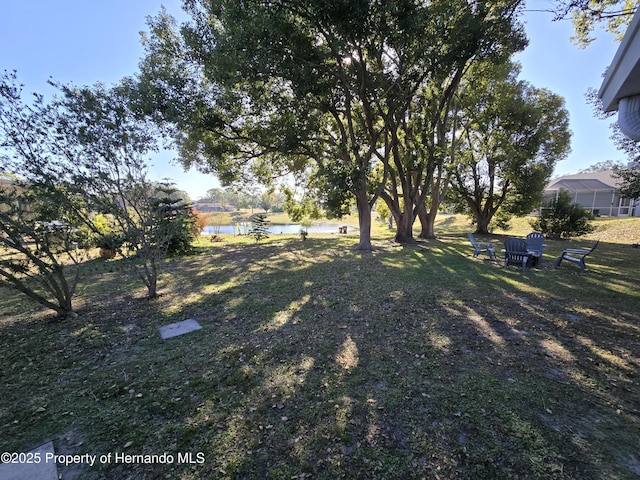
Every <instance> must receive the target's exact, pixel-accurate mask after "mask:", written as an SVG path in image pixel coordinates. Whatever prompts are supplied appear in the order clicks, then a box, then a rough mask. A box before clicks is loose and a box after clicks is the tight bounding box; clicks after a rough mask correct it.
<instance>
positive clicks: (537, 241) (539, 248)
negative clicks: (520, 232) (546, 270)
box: [527, 232, 545, 266]
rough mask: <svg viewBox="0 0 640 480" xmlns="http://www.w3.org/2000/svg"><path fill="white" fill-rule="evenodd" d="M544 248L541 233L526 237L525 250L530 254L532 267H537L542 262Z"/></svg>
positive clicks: (533, 233) (532, 233)
mask: <svg viewBox="0 0 640 480" xmlns="http://www.w3.org/2000/svg"><path fill="white" fill-rule="evenodd" d="M544 247H545V244H544V235H543V234H542V233H540V232H531V233H530V234H529V235H527V250H528V251H529V253H531V264H532V265H534V266H535V265H538V264H539V263H540V262H541V261H542V252H543V251H544Z"/></svg>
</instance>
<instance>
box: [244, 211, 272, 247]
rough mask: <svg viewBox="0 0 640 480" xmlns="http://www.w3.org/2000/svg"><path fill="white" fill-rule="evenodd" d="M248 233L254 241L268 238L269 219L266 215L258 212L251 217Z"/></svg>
mask: <svg viewBox="0 0 640 480" xmlns="http://www.w3.org/2000/svg"><path fill="white" fill-rule="evenodd" d="M249 235H250V236H252V237H253V238H254V239H255V241H256V242H259V241H260V240H263V239H265V238H269V221H268V220H267V217H266V215H264V214H262V213H258V214H256V215H255V216H254V217H253V219H252V220H251V230H249Z"/></svg>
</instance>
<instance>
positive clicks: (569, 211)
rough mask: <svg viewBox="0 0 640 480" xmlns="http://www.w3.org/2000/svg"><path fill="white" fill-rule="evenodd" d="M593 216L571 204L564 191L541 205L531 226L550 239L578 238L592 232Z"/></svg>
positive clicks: (567, 194)
mask: <svg viewBox="0 0 640 480" xmlns="http://www.w3.org/2000/svg"><path fill="white" fill-rule="evenodd" d="M591 220H593V215H591V212H589V211H588V210H585V209H584V208H583V207H582V206H581V205H578V204H577V203H573V202H572V201H571V196H570V195H569V192H567V191H566V190H560V192H558V195H557V196H556V198H554V199H553V200H551V201H550V202H548V203H547V204H545V205H543V208H542V209H541V210H540V216H539V217H538V220H536V221H535V222H532V223H531V226H532V227H533V228H534V229H536V230H538V231H540V232H542V233H544V234H545V235H546V236H547V237H552V238H569V237H579V236H581V235H585V234H587V233H590V232H593V230H594V227H593V225H591V223H590V222H591Z"/></svg>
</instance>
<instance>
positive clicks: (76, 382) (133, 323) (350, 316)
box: [0, 217, 640, 480]
mask: <svg viewBox="0 0 640 480" xmlns="http://www.w3.org/2000/svg"><path fill="white" fill-rule="evenodd" d="M439 222H440V223H439V226H438V228H437V234H438V235H439V237H438V239H437V240H432V241H425V242H420V243H419V245H418V246H415V247H402V246H398V245H396V244H394V243H392V242H391V241H390V239H391V238H392V234H391V233H389V232H388V231H386V230H385V228H383V227H378V226H377V227H376V230H375V231H374V236H375V240H374V245H375V247H376V249H375V251H374V252H373V253H372V254H370V255H361V254H358V253H356V252H354V250H353V247H355V246H356V244H357V236H356V235H352V234H349V235H346V236H344V235H324V236H322V235H311V236H310V237H309V239H308V240H307V241H306V242H303V241H301V240H300V239H299V238H298V237H297V236H280V235H273V236H271V237H270V238H269V239H268V240H266V241H264V242H262V243H260V244H256V243H255V242H253V241H252V240H250V239H248V238H243V237H228V238H226V239H225V241H223V242H217V243H209V242H202V243H201V245H200V246H199V253H198V254H197V255H194V256H190V257H184V258H178V259H171V260H168V261H166V263H165V264H164V265H163V272H164V273H163V274H162V276H161V279H160V285H161V291H162V292H163V293H164V295H163V296H162V297H161V298H159V299H157V300H154V301H147V300H144V299H142V296H143V295H144V289H143V288H141V285H140V284H139V283H137V282H136V281H135V279H133V278H129V277H128V276H126V275H125V274H124V273H122V271H121V270H122V267H121V265H120V263H119V261H118V260H117V259H116V260H109V261H103V260H93V261H91V262H88V263H87V264H86V266H85V270H86V271H85V274H84V276H83V280H82V285H81V291H80V294H79V296H78V298H77V300H76V305H77V307H78V310H79V316H78V317H77V318H76V319H73V320H66V321H62V322H61V321H56V319H55V318H54V317H53V316H52V315H51V314H50V313H49V312H48V311H45V310H43V309H41V308H39V307H38V306H36V305H34V304H33V303H32V302H30V301H29V300H28V299H27V298H26V297H24V296H21V295H18V294H16V293H13V292H11V291H8V290H0V378H1V383H0V452H3V451H17V452H25V451H27V450H29V449H31V448H34V447H35V446H37V445H40V444H42V443H44V442H46V441H48V440H53V441H54V445H55V447H56V451H57V452H58V453H67V454H79V455H81V454H91V455H97V456H98V457H99V456H100V455H105V456H106V455H108V454H111V455H112V456H111V463H107V462H99V461H98V462H97V463H96V464H95V465H94V466H92V467H89V466H86V465H84V466H82V465H76V466H75V467H74V468H62V467H61V468H60V471H61V472H62V474H63V478H65V479H67V478H82V479H99V478H122V479H124V478H131V479H161V478H171V479H182V480H186V479H203V478H211V479H214V478H215V479H218V478H220V479H227V478H228V479H254V478H255V479H258V478H260V479H263V478H273V479H303V478H312V479H340V478H343V479H421V478H426V479H442V480H444V479H459V478H461V479H478V478H488V479H499V478H509V479H511V478H522V479H537V478H539V479H542V478H549V479H581V480H582V479H635V478H638V477H639V476H640V384H639V381H640V379H639V376H638V372H639V367H640V286H639V283H638V272H639V271H640V249H635V248H632V246H631V244H632V243H637V242H638V241H640V219H617V220H612V219H599V220H598V222H597V224H598V226H599V230H598V231H597V232H596V233H594V234H592V235H590V236H589V237H587V238H586V239H580V240H579V241H552V240H549V241H547V244H548V246H547V247H546V249H545V256H544V259H543V262H542V264H541V265H540V266H539V267H538V268H534V269H531V270H528V271H527V272H526V273H522V272H521V271H520V269H519V268H517V267H516V266H511V267H509V268H507V269H504V268H502V265H501V263H500V262H499V261H497V262H490V261H489V260H488V259H484V258H474V257H472V256H471V253H472V251H473V250H472V247H471V245H470V244H469V242H468V240H467V238H466V232H467V231H470V226H469V225H468V223H467V222H466V220H464V219H461V217H445V218H443V219H441V220H440V221H439ZM530 230H531V227H529V226H528V224H527V222H526V221H525V220H522V221H520V222H516V225H515V230H514V231H512V232H509V233H506V232H496V233H494V234H492V235H489V236H478V237H479V238H478V239H479V240H493V241H494V242H496V244H497V245H496V247H497V248H496V250H497V251H498V252H499V251H500V246H499V245H498V244H499V243H501V242H502V241H503V240H504V238H506V237H507V236H509V235H524V234H526V233H527V232H528V231H530ZM597 238H600V239H601V243H600V245H599V247H598V249H597V250H596V251H595V252H594V253H593V254H592V255H591V256H590V257H588V260H587V270H586V271H585V272H584V273H580V271H579V269H578V267H577V266H576V265H574V264H567V265H565V264H563V265H562V266H561V267H560V268H558V269H554V268H553V261H554V259H555V258H556V257H557V256H558V255H559V254H560V253H561V251H562V250H563V249H564V248H568V247H576V246H588V245H591V244H592V243H593V241H594V240H595V239H597ZM186 318H194V319H196V320H197V321H198V322H199V323H200V324H201V325H202V327H203V328H202V329H201V330H198V331H196V332H193V333H190V334H186V335H183V336H180V337H176V338H172V339H169V340H165V341H163V340H161V338H160V335H159V333H158V326H160V325H165V324H168V323H172V322H176V321H179V320H184V319H186ZM164 453H166V454H168V455H170V456H172V457H173V458H170V457H167V456H164V457H156V458H152V457H143V456H144V455H161V454H164ZM116 454H118V455H122V454H127V455H132V456H133V455H137V456H138V457H122V456H119V457H117V458H119V459H120V461H115V459H116V457H115V455H116ZM184 454H192V457H191V460H192V462H193V463H189V462H188V461H187V460H189V458H188V457H187V456H185V455H184ZM105 458H106V457H105ZM167 460H171V461H167Z"/></svg>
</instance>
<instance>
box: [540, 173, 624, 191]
mask: <svg viewBox="0 0 640 480" xmlns="http://www.w3.org/2000/svg"><path fill="white" fill-rule="evenodd" d="M619 184H620V179H618V178H616V177H614V176H613V171H612V170H605V171H602V172H590V173H577V174H575V175H565V176H562V177H558V178H554V179H553V180H551V181H550V182H549V183H548V184H547V188H546V190H560V189H563V190H569V191H570V192H593V191H595V190H615V189H617V188H618V185H619Z"/></svg>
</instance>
